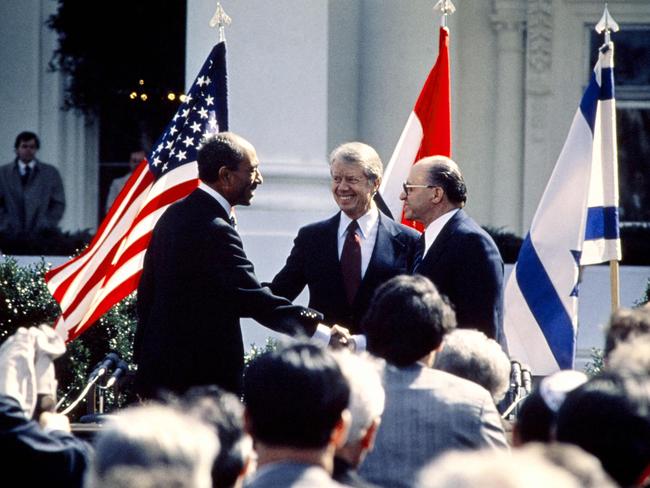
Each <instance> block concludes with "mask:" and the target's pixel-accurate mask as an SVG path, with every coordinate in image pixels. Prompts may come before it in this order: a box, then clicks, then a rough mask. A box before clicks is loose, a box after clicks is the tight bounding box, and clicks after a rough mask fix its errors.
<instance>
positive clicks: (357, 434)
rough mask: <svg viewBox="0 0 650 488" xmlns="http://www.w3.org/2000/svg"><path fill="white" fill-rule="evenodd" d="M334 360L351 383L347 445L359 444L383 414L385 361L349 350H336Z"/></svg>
mask: <svg viewBox="0 0 650 488" xmlns="http://www.w3.org/2000/svg"><path fill="white" fill-rule="evenodd" d="M333 354H334V357H335V359H336V361H337V362H338V364H339V367H340V368H341V371H342V372H343V375H344V376H345V378H346V379H347V380H348V383H349V384H350V404H349V406H348V410H350V415H351V417H352V421H351V424H350V429H349V431H348V440H347V444H351V443H354V442H358V441H359V440H360V439H361V438H362V437H363V436H364V435H365V434H366V432H367V431H368V428H370V427H371V426H372V425H373V422H377V423H378V422H379V420H380V418H381V414H382V413H383V412H384V404H385V401H386V394H385V392H384V387H383V386H382V379H381V374H382V371H383V362H380V361H379V360H377V359H376V358H373V357H372V356H370V355H369V354H354V353H351V352H350V351H349V350H347V349H341V350H338V351H335V352H334V353H333Z"/></svg>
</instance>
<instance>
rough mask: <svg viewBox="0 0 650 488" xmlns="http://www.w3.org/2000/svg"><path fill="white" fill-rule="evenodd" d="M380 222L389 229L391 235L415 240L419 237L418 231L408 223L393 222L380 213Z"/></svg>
mask: <svg viewBox="0 0 650 488" xmlns="http://www.w3.org/2000/svg"><path fill="white" fill-rule="evenodd" d="M379 218H380V219H381V223H382V224H383V225H385V226H386V228H387V229H389V230H390V231H391V232H392V234H393V235H399V236H401V237H405V238H407V239H410V240H414V241H417V240H418V239H419V238H420V233H419V232H418V231H417V230H415V229H414V228H412V227H409V226H408V225H404V224H402V223H400V222H395V221H394V220H393V219H391V218H389V217H387V216H385V215H383V214H380V217H379Z"/></svg>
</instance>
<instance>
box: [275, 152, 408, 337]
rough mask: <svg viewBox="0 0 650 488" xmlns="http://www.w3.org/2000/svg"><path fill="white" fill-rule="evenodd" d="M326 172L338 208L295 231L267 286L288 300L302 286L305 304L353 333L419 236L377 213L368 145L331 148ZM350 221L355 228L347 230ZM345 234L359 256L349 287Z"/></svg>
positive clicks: (374, 158)
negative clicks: (281, 264)
mask: <svg viewBox="0 0 650 488" xmlns="http://www.w3.org/2000/svg"><path fill="white" fill-rule="evenodd" d="M330 171H331V175H332V195H333V196H334V200H335V201H336V203H337V205H338V206H339V208H340V209H341V211H340V212H339V213H337V214H336V215H334V216H333V217H331V218H329V219H327V220H324V221H321V222H316V223H313V224H310V225H307V226H306V227H303V228H301V229H300V230H299V231H298V236H297V237H296V239H295V240H294V246H293V249H292V250H291V254H290V255H289V257H288V258H287V262H286V264H285V266H284V268H283V269H282V270H281V271H280V272H279V273H278V274H277V275H276V276H275V278H274V279H273V282H272V283H271V284H270V287H271V289H272V290H273V293H276V294H278V295H281V296H284V297H286V298H288V299H289V300H294V299H295V298H296V297H297V296H298V295H299V294H300V292H301V291H302V290H303V289H304V287H305V286H307V287H308V288H309V306H310V307H313V308H315V309H316V310H319V311H320V312H322V313H323V315H324V316H325V322H326V323H329V324H341V325H343V326H345V327H347V328H349V329H350V332H352V333H355V332H358V331H359V330H358V329H359V322H360V321H361V318H362V317H363V315H364V314H365V312H366V310H367V308H368V303H369V302H370V299H371V298H372V294H373V293H374V291H375V289H376V288H377V287H378V286H379V285H381V284H382V283H384V282H385V281H387V280H389V279H390V278H392V277H393V276H396V275H398V274H400V273H406V272H408V270H409V268H410V267H411V266H412V265H413V262H414V259H415V251H416V243H417V239H418V237H419V234H418V233H417V232H416V231H415V230H413V229H411V228H409V227H406V226H404V225H401V224H398V223H396V222H394V221H393V220H391V219H389V218H387V217H386V216H385V215H382V214H381V213H380V212H379V211H378V209H377V206H376V205H375V202H374V200H373V196H374V195H375V193H377V190H378V188H379V185H380V184H381V177H382V172H383V170H382V164H381V159H380V158H379V155H378V154H377V152H376V151H375V150H374V149H373V148H372V147H370V146H368V145H366V144H363V143H360V142H350V143H347V144H343V145H341V146H339V147H337V148H336V149H335V150H334V151H332V154H331V155H330ZM355 223H356V226H355ZM351 224H352V225H353V226H355V227H356V229H355V230H350V228H349V227H350V225H351ZM350 236H354V239H355V240H356V244H357V245H358V248H357V252H360V254H361V255H360V259H359V260H358V261H357V262H356V265H357V267H356V268H354V269H353V271H351V273H352V274H353V278H355V277H356V283H354V282H353V283H352V286H351V287H350V286H349V285H348V281H349V280H346V277H347V276H348V275H347V273H348V270H349V269H350V266H349V265H348V263H349V260H347V259H346V247H347V246H348V244H346V242H347V240H348V239H349V238H350ZM359 250H360V251H359ZM352 264H353V265H354V264H355V263H352ZM353 281H354V280H353Z"/></svg>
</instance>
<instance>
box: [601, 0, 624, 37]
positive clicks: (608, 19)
mask: <svg viewBox="0 0 650 488" xmlns="http://www.w3.org/2000/svg"><path fill="white" fill-rule="evenodd" d="M595 30H596V32H598V33H599V34H602V33H603V32H605V44H609V41H610V37H609V34H610V33H611V32H618V31H619V30H620V27H619V26H618V23H617V22H616V21H615V20H614V19H613V18H612V16H611V15H610V13H609V9H608V8H607V3H605V11H604V12H603V16H602V17H601V18H600V20H599V21H598V23H597V24H596V27H595Z"/></svg>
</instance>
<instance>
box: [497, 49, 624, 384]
mask: <svg viewBox="0 0 650 488" xmlns="http://www.w3.org/2000/svg"><path fill="white" fill-rule="evenodd" d="M610 49H611V48H610ZM606 55H609V56H611V50H610V51H609V53H608V54H606ZM602 65H603V52H602V50H601V53H600V56H599V63H598V64H597V65H596V67H595V69H594V75H593V76H592V78H591V80H590V83H589V86H588V87H587V90H586V91H585V94H584V96H583V98H582V101H581V103H580V107H579V109H578V111H577V113H576V114H575V116H574V118H573V122H572V124H571V128H570V130H569V134H568V136H567V139H566V142H565V144H564V147H563V148H562V152H561V153H560V156H559V157H558V160H557V163H556V165H555V169H554V170H553V174H552V175H551V177H550V179H549V182H548V184H547V186H546V190H545V191H544V194H543V196H542V199H541V202H540V204H539V206H538V208H537V211H536V213H535V217H534V218H533V222H532V224H531V229H530V232H529V234H528V235H527V236H526V238H525V239H524V243H523V245H522V248H521V251H520V253H519V258H518V260H517V264H516V265H515V269H514V270H513V273H512V274H511V275H510V278H509V279H508V284H507V286H506V291H505V300H504V331H505V335H506V340H507V343H508V350H509V352H510V356H511V357H512V358H513V359H517V360H519V361H522V362H525V363H527V364H528V365H529V366H530V368H531V371H532V372H533V374H535V375H547V374H550V373H553V372H554V371H557V370H558V369H566V368H572V367H573V361H574V359H575V344H576V331H577V318H578V279H579V270H580V264H581V257H582V253H583V251H584V247H583V244H584V242H585V229H586V228H588V224H587V215H588V202H589V201H591V202H597V203H600V202H603V204H606V203H607V202H606V201H605V200H604V197H603V193H604V192H603V188H604V187H606V185H604V184H603V176H604V172H603V171H602V170H594V171H593V172H592V168H593V167H594V166H595V165H599V167H600V165H601V164H602V162H603V159H611V151H610V153H609V154H608V153H607V152H605V153H603V148H605V149H607V144H605V145H603V144H602V143H601V140H602V138H601V135H602V133H603V132H602V131H603V130H605V129H607V130H610V129H611V124H610V125H608V124H604V123H603V122H604V121H603V117H602V114H603V110H607V107H605V108H604V107H603V105H602V103H600V102H601V101H604V100H608V99H610V98H613V86H611V85H610V84H609V81H608V79H607V78H604V77H603V78H602V81H601V66H602ZM609 74H610V73H608V75H609ZM609 106H610V107H611V106H612V104H610V105H609ZM601 125H602V127H601ZM613 140H615V139H612V141H613ZM610 149H611V147H610ZM592 173H593V175H594V178H600V179H599V180H598V184H599V188H600V190H599V191H600V195H599V196H598V195H597V196H591V197H590V192H591V191H592V190H593V187H594V185H593V181H594V180H593V179H592ZM590 188H591V190H590ZM590 199H591V200H590ZM603 204H601V205H603ZM600 208H603V207H602V206H601V207H600ZM591 211H592V209H589V212H591ZM605 214H606V212H601V213H600V214H599V215H605ZM601 223H602V219H601ZM603 225H604V224H603ZM606 227H607V226H606V225H605V228H606ZM594 232H595V231H594V230H593V229H587V236H589V235H590V233H591V234H593V233H594ZM604 232H605V233H606V231H604Z"/></svg>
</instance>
